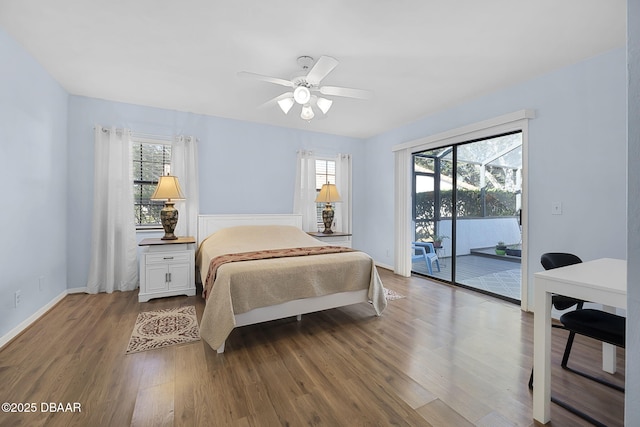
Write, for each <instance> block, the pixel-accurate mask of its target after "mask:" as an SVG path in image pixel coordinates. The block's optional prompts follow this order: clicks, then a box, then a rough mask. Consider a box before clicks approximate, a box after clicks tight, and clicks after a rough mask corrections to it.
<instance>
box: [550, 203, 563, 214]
mask: <svg viewBox="0 0 640 427" xmlns="http://www.w3.org/2000/svg"><path fill="white" fill-rule="evenodd" d="M551 215H562V202H552V203H551Z"/></svg>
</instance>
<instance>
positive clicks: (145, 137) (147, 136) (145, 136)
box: [94, 127, 197, 142]
mask: <svg viewBox="0 0 640 427" xmlns="http://www.w3.org/2000/svg"><path fill="white" fill-rule="evenodd" d="M94 129H95V127H94ZM102 131H103V132H110V131H111V128H106V127H103V128H102ZM123 131H124V129H121V128H116V132H119V133H122V132H123ZM130 135H131V137H132V138H135V139H138V140H142V141H143V142H153V141H154V140H155V141H167V142H173V141H174V137H173V136H171V135H154V134H152V133H141V132H133V131H131V132H130ZM196 140H197V139H196Z"/></svg>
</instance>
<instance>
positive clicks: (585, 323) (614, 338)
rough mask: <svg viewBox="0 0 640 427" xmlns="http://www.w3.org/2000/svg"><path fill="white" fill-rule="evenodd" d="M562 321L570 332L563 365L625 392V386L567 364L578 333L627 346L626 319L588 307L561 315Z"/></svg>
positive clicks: (623, 346)
mask: <svg viewBox="0 0 640 427" xmlns="http://www.w3.org/2000/svg"><path fill="white" fill-rule="evenodd" d="M560 323H562V326H563V327H564V328H565V329H567V330H568V331H569V332H570V334H569V339H568V340H567V346H566V347H565V350H564V356H563V357H562V367H563V368H564V369H566V370H568V371H571V372H573V373H574V374H578V375H580V376H582V377H585V378H588V379H590V380H593V381H596V382H598V383H600V384H602V385H606V386H607V387H611V388H613V389H615V390H618V391H622V392H624V387H620V386H619V385H616V384H613V383H610V382H608V381H605V380H603V379H601V378H598V377H594V376H593V375H589V374H587V373H585V372H581V371H578V370H576V369H573V368H570V367H569V366H567V362H568V361H569V353H570V352H571V346H572V345H573V339H574V337H575V335H576V334H580V335H584V336H587V337H589V338H594V339H596V340H598V341H602V342H606V343H609V344H613V345H615V346H617V347H621V348H625V341H626V326H625V323H626V319H625V318H624V317H622V316H618V315H616V314H612V313H607V312H606V311H602V310H594V309H589V308H586V309H583V310H576V311H571V312H569V313H565V314H563V315H562V316H560Z"/></svg>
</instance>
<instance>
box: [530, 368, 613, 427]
mask: <svg viewBox="0 0 640 427" xmlns="http://www.w3.org/2000/svg"><path fill="white" fill-rule="evenodd" d="M529 390H533V368H532V369H531V376H530V377H529ZM551 402H553V403H555V404H556V405H558V406H560V407H561V408H564V409H566V410H567V411H569V412H571V413H572V414H574V415H577V416H578V417H580V418H582V419H583V420H585V421H587V422H589V423H591V424H593V425H594V426H596V427H607V426H606V425H605V424H602V423H601V422H600V421H598V420H596V419H595V418H592V417H591V416H589V415H587V414H585V413H584V412H582V411H580V410H578V409H576V408H574V407H573V406H571V405H569V404H568V403H565V402H563V401H562V400H558V399H556V398H555V397H553V396H551Z"/></svg>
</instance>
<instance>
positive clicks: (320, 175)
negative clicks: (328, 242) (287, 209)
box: [316, 159, 336, 230]
mask: <svg viewBox="0 0 640 427" xmlns="http://www.w3.org/2000/svg"><path fill="white" fill-rule="evenodd" d="M335 183H336V162H335V161H334V160H320V159H316V195H317V194H318V193H320V190H321V189H322V186H323V185H324V184H335ZM323 209H324V203H316V222H317V223H318V230H322V229H324V223H323V222H322V210H323Z"/></svg>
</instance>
